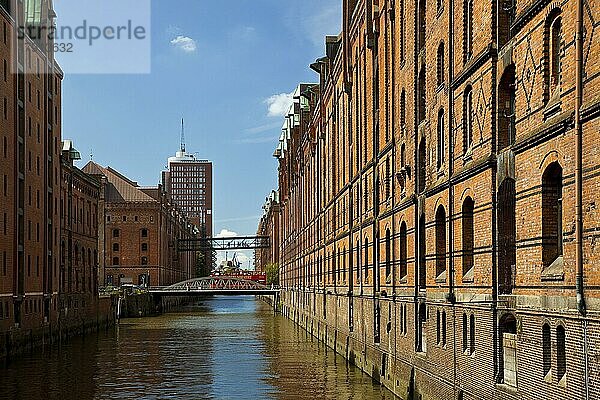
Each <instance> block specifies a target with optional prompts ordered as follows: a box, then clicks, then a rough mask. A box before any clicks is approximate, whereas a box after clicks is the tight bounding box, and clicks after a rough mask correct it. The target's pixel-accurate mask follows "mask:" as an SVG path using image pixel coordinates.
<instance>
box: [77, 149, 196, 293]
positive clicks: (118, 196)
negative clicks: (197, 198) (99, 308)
mask: <svg viewBox="0 0 600 400" xmlns="http://www.w3.org/2000/svg"><path fill="white" fill-rule="evenodd" d="M83 170H84V171H85V172H86V173H88V174H90V175H94V176H96V177H97V178H98V179H99V180H100V181H101V182H102V194H101V199H102V201H101V203H102V205H101V207H100V208H101V213H100V218H101V219H102V222H101V223H100V229H101V231H102V233H101V234H100V238H101V240H100V244H99V247H100V251H99V253H100V260H99V262H100V270H101V275H102V277H101V279H100V281H101V282H103V284H104V285H121V284H124V283H133V284H136V285H143V284H149V285H152V286H168V285H171V284H173V283H177V282H181V281H184V280H187V279H191V278H192V277H194V276H195V275H194V274H195V262H196V260H195V256H194V254H191V253H179V252H178V251H177V240H178V239H191V238H194V237H195V228H194V225H192V224H191V223H190V222H189V220H188V219H187V218H186V217H185V216H184V214H183V213H182V212H181V211H180V210H179V209H178V208H176V207H175V206H174V205H173V204H172V203H170V202H169V200H168V198H167V195H166V193H165V192H164V190H163V188H162V186H159V187H155V188H142V187H140V186H139V185H138V184H137V183H136V182H134V181H131V180H130V179H129V178H127V177H125V176H124V175H122V174H120V173H119V172H118V171H116V170H114V169H112V168H111V167H102V166H100V165H98V164H96V163H95V162H93V161H91V162H89V163H88V164H87V165H86V166H85V167H84V169H83Z"/></svg>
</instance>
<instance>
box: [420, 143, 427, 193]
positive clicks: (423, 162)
mask: <svg viewBox="0 0 600 400" xmlns="http://www.w3.org/2000/svg"><path fill="white" fill-rule="evenodd" d="M426 170H427V148H426V147H425V137H423V138H422V139H421V143H420V144H419V176H418V179H419V181H418V184H419V193H423V192H424V191H425V172H426Z"/></svg>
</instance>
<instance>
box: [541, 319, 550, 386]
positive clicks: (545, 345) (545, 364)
mask: <svg viewBox="0 0 600 400" xmlns="http://www.w3.org/2000/svg"><path fill="white" fill-rule="evenodd" d="M550 336H551V335H550V325H548V324H544V326H543V327H542V368H543V372H544V376H547V375H548V374H549V373H550V371H551V370H552V339H551V337H550Z"/></svg>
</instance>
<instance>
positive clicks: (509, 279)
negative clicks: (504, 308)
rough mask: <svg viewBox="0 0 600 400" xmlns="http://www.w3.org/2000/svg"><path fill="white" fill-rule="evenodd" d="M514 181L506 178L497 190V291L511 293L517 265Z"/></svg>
mask: <svg viewBox="0 0 600 400" xmlns="http://www.w3.org/2000/svg"><path fill="white" fill-rule="evenodd" d="M516 238H517V229H516V193H515V181H514V180H513V179H511V178H506V179H504V181H502V183H501V184H500V188H499V189H498V290H499V292H500V294H510V293H512V288H513V280H514V275H515V272H514V271H515V270H516V264H517V252H516Z"/></svg>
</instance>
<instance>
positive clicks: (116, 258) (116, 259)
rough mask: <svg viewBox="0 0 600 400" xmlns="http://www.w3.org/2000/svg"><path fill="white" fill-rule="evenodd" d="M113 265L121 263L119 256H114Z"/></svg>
mask: <svg viewBox="0 0 600 400" xmlns="http://www.w3.org/2000/svg"><path fill="white" fill-rule="evenodd" d="M112 263H113V265H119V257H113V262H112Z"/></svg>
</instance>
